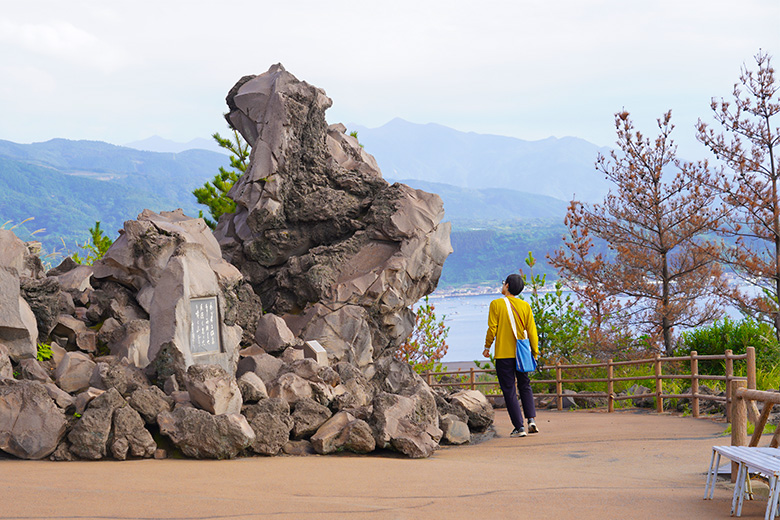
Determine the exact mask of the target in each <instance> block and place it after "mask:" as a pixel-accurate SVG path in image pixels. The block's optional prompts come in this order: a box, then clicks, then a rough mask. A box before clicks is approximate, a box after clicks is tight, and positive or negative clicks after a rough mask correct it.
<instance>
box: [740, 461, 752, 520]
mask: <svg viewBox="0 0 780 520" xmlns="http://www.w3.org/2000/svg"><path fill="white" fill-rule="evenodd" d="M742 465H743V466H744V468H745V469H744V471H743V476H744V477H745V480H744V484H743V486H742V493H740V494H739V501H738V503H737V516H742V504H744V503H745V495H747V496H748V497H749V499H750V500H753V485H752V484H751V483H750V468H748V467H747V464H742Z"/></svg>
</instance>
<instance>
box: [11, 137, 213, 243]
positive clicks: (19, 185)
mask: <svg viewBox="0 0 780 520" xmlns="http://www.w3.org/2000/svg"><path fill="white" fill-rule="evenodd" d="M227 165H228V158H227V157H226V156H225V155H222V154H218V153H215V152H209V151H206V150H189V151H186V152H182V153H176V154H174V153H154V152H142V151H138V150H133V149H131V148H126V147H121V146H114V145H111V144H108V143H103V142H100V141H69V140H66V139H53V140H51V141H47V142H44V143H33V144H17V143H12V142H10V141H0V225H2V224H3V223H5V222H6V221H11V224H9V226H10V225H13V224H18V223H19V222H21V221H22V220H24V219H26V218H29V217H34V220H33V221H31V222H29V223H27V224H25V225H23V226H22V227H20V228H17V229H15V230H14V231H15V232H17V234H19V235H20V237H21V238H23V239H25V240H27V239H29V232H32V231H33V230H36V229H40V228H45V230H46V231H45V232H44V233H41V234H39V235H36V239H37V240H41V242H43V243H44V247H45V248H46V250H47V251H51V250H52V249H55V248H56V249H63V244H62V241H61V239H64V240H65V242H66V245H67V247H72V248H73V249H75V247H74V244H75V241H77V240H78V241H81V242H83V241H84V240H85V239H86V238H87V236H88V232H87V230H88V229H89V227H91V226H92V225H94V223H95V221H98V220H99V221H101V223H102V224H101V227H102V228H103V229H105V230H106V232H107V234H109V235H110V236H111V238H115V237H116V235H117V230H119V229H121V227H122V224H123V222H124V221H125V220H130V219H134V218H136V216H137V215H138V213H140V212H141V211H142V210H143V209H145V208H149V209H151V210H154V211H163V210H173V209H176V208H182V209H183V210H184V212H185V213H187V214H189V215H197V214H198V210H199V209H202V208H203V207H202V206H199V205H198V204H197V202H196V200H195V197H194V196H193V195H192V193H191V192H192V190H193V189H194V188H196V187H198V186H201V185H203V183H204V182H206V181H207V180H210V179H211V178H213V176H214V175H215V174H216V172H217V170H218V168H219V167H220V166H227ZM26 234H27V235H28V236H25V235H26Z"/></svg>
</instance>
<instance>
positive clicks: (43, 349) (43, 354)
mask: <svg viewBox="0 0 780 520" xmlns="http://www.w3.org/2000/svg"><path fill="white" fill-rule="evenodd" d="M53 355H54V353H53V352H52V351H51V345H49V344H48V343H38V355H37V356H36V357H37V358H38V361H46V360H47V359H51V357H52V356H53Z"/></svg>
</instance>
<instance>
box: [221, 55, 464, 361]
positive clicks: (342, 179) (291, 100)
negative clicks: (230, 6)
mask: <svg viewBox="0 0 780 520" xmlns="http://www.w3.org/2000/svg"><path fill="white" fill-rule="evenodd" d="M227 103H228V107H229V110H230V111H229V113H228V114H227V115H226V119H227V120H228V122H229V123H230V124H231V126H233V127H234V128H236V129H238V131H239V132H241V134H242V135H243V137H244V138H245V139H246V140H247V142H248V143H250V144H251V145H252V154H251V157H250V165H249V168H248V170H247V172H246V173H245V174H244V175H242V176H241V178H240V179H239V180H238V182H237V183H236V184H235V185H234V186H233V189H232V190H231V192H230V197H231V198H233V200H234V201H235V202H236V211H235V213H232V214H228V215H224V216H223V217H222V218H220V221H219V224H218V226H217V229H216V230H215V237H216V238H217V240H218V241H219V243H220V245H221V246H222V250H223V254H224V255H225V258H226V259H227V260H229V261H230V262H231V263H232V264H233V265H235V266H237V267H238V268H239V269H240V270H241V272H242V273H243V275H244V276H245V277H246V278H247V279H248V280H249V281H250V283H251V284H252V287H254V289H255V291H256V293H257V294H258V295H259V296H260V298H261V300H262V303H263V309H264V310H265V311H266V312H270V313H273V314H276V315H279V316H282V317H283V318H284V320H285V322H286V323H287V326H288V328H289V329H290V331H291V332H292V333H293V335H294V336H296V337H298V338H300V339H303V340H317V341H319V343H320V344H322V346H323V347H324V348H325V350H326V351H327V354H328V358H329V359H330V360H331V362H334V361H348V362H350V363H353V364H355V365H358V366H360V367H363V368H365V367H368V366H369V365H370V364H371V363H372V361H373V359H374V358H376V357H378V356H380V355H381V354H382V353H384V352H385V351H388V350H393V349H394V348H395V347H397V346H398V345H399V344H400V343H401V342H402V341H403V340H404V339H405V338H406V337H407V336H408V335H409V333H410V332H411V330H412V327H413V323H414V317H413V314H412V311H411V310H410V306H411V305H412V304H414V303H415V302H416V301H417V300H419V299H420V298H421V297H422V296H424V295H425V294H429V293H430V292H432V291H433V290H434V288H435V287H436V284H437V282H438V279H439V276H440V275H441V268H442V265H443V263H444V260H445V258H446V257H447V255H449V253H450V252H451V251H452V248H451V246H450V241H449V232H450V225H449V223H444V224H442V223H441V219H442V217H443V215H444V211H443V208H442V203H441V199H440V198H439V197H438V196H436V195H431V194H428V193H425V192H422V191H420V190H414V189H412V188H409V187H408V186H404V185H401V184H395V185H390V184H388V183H387V182H386V181H385V180H384V179H382V175H381V172H380V171H379V167H378V166H377V164H376V161H375V160H374V158H373V157H372V156H371V155H369V154H368V153H367V152H366V151H365V150H364V149H363V148H362V147H361V146H360V144H359V143H358V142H357V139H355V138H354V137H352V136H349V135H347V134H346V131H345V127H344V126H343V125H330V126H328V124H327V123H326V121H325V110H326V109H327V108H328V107H330V106H331V100H330V99H329V98H328V97H327V96H326V95H325V92H323V91H322V90H321V89H318V88H316V87H314V86H312V85H309V84H308V83H305V82H302V81H299V80H298V79H296V78H295V77H294V76H293V75H292V74H290V73H289V72H287V71H286V70H285V69H284V67H282V66H281V65H274V66H272V67H271V68H270V69H269V70H268V71H267V72H266V73H264V74H261V75H259V76H246V77H244V78H242V79H241V80H240V81H239V82H238V83H237V84H236V85H235V86H234V87H233V89H231V91H230V93H229V94H228V97H227Z"/></svg>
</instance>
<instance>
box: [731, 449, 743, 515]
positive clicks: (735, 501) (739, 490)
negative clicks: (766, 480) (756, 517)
mask: <svg viewBox="0 0 780 520" xmlns="http://www.w3.org/2000/svg"><path fill="white" fill-rule="evenodd" d="M745 471H746V466H745V464H744V463H742V462H740V463H739V464H738V465H737V482H736V484H734V495H733V496H732V497H731V516H734V515H735V514H736V516H739V514H738V513H737V506H738V505H741V503H742V497H743V496H744V493H745V476H744V472H745Z"/></svg>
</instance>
